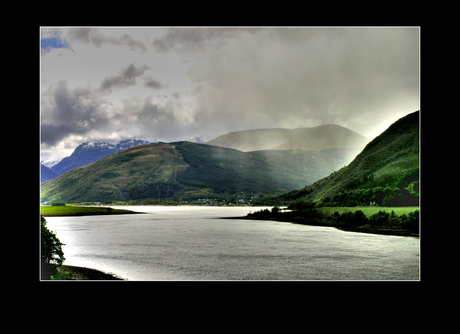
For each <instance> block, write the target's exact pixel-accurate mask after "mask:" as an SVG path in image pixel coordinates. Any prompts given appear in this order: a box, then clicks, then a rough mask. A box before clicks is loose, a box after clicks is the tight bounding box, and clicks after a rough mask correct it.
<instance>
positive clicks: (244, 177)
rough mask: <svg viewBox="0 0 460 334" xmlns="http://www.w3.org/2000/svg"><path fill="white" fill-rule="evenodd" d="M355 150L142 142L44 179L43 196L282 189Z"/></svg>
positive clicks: (100, 197)
mask: <svg viewBox="0 0 460 334" xmlns="http://www.w3.org/2000/svg"><path fill="white" fill-rule="evenodd" d="M355 154H356V151H354V150H353V149H331V150H323V151H320V152H315V151H302V150H288V151H255V152H241V151H238V150H234V149H228V148H223V147H218V146H211V145H204V144H195V143H190V142H176V143H170V144H163V143H160V144H148V145H140V146H136V147H133V148H130V149H127V150H124V151H121V152H118V153H115V154H112V155H110V156H107V157H105V158H103V159H101V160H98V161H96V162H94V163H92V164H89V165H86V166H83V167H79V168H75V169H73V170H70V171H68V172H67V173H64V174H62V175H61V176H59V177H58V178H56V179H54V180H50V181H47V182H45V183H43V184H42V187H41V200H42V201H48V202H53V201H59V202H86V201H100V202H105V203H110V202H112V201H119V200H122V201H127V200H136V199H145V198H171V199H173V200H181V199H184V198H186V197H187V196H190V195H191V194H193V193H197V192H198V193H200V194H205V195H206V197H208V198H211V197H215V196H219V195H223V194H240V193H246V194H249V193H250V194H253V195H270V194H271V195H275V194H282V193H285V192H287V191H291V190H293V189H299V188H300V187H303V186H305V184H311V183H313V182H314V181H316V180H318V179H320V178H321V177H324V176H326V175H328V174H329V173H330V172H331V171H333V170H335V169H337V168H339V167H340V166H343V165H344V164H346V163H347V162H349V161H351V159H353V157H354V155H355ZM205 195H203V196H205Z"/></svg>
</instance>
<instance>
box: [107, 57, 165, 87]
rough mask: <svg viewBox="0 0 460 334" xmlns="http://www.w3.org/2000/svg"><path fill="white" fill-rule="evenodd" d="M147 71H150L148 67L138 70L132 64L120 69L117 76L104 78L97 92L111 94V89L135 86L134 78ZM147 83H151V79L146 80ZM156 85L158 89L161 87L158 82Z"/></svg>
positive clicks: (144, 66)
mask: <svg viewBox="0 0 460 334" xmlns="http://www.w3.org/2000/svg"><path fill="white" fill-rule="evenodd" d="M148 69H150V67H148V66H147V65H145V64H144V65H142V66H141V67H139V68H137V67H136V66H134V64H131V65H129V66H128V67H126V68H122V69H121V70H120V71H119V72H118V75H114V76H110V77H107V78H104V80H102V83H101V86H100V87H99V90H100V91H101V92H102V93H106V92H109V93H111V92H112V89H114V88H125V87H129V86H133V85H135V84H136V78H138V77H140V76H142V75H144V72H145V71H146V70H148ZM147 81H148V82H152V79H148V80H147ZM158 85H159V87H161V84H160V83H159V82H158ZM159 87H158V88H159ZM152 88H157V87H152Z"/></svg>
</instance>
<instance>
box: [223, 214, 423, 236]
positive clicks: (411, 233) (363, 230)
mask: <svg viewBox="0 0 460 334" xmlns="http://www.w3.org/2000/svg"><path fill="white" fill-rule="evenodd" d="M221 219H245V220H270V221H279V222H284V223H291V224H300V225H310V226H324V227H335V228H337V229H339V230H343V231H348V232H358V233H371V234H383V235H398V236H405V237H417V238H418V237H419V233H417V232H414V231H410V230H402V229H385V228H370V227H364V226H359V227H349V226H343V225H338V224H334V223H332V222H314V221H308V222H307V221H304V222H299V221H292V220H289V219H282V218H281V217H279V218H274V217H263V218H262V217H250V216H243V217H222V218H221Z"/></svg>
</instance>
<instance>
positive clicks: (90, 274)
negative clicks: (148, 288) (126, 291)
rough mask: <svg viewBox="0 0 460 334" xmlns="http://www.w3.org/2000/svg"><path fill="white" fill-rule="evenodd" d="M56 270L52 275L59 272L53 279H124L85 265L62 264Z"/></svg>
mask: <svg viewBox="0 0 460 334" xmlns="http://www.w3.org/2000/svg"><path fill="white" fill-rule="evenodd" d="M56 270H57V272H56V274H54V275H53V276H56V275H57V274H60V275H58V278H57V279H54V280H57V281H124V279H123V278H121V277H118V276H117V275H115V274H113V273H105V272H103V271H100V270H97V269H92V268H86V267H77V266H69V265H64V264H63V265H61V266H60V267H58V268H57V269H56Z"/></svg>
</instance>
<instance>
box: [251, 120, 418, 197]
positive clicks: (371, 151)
mask: <svg viewBox="0 0 460 334" xmlns="http://www.w3.org/2000/svg"><path fill="white" fill-rule="evenodd" d="M419 119H420V111H416V112H413V113H410V114H408V115H406V116H404V117H402V118H400V119H399V120H398V121H396V122H394V123H393V124H392V125H391V126H390V127H388V129H387V130H385V131H384V132H383V133H382V134H380V135H379V136H377V137H376V138H375V139H374V140H372V141H371V142H370V143H369V144H367V145H366V147H365V148H364V149H363V151H362V152H361V153H360V154H358V155H357V156H356V158H355V159H354V160H353V161H352V162H351V163H350V164H349V165H348V166H345V167H343V168H341V169H340V170H337V171H335V172H333V173H332V174H330V175H329V176H327V177H325V178H323V179H321V180H318V181H316V182H315V183H313V184H312V185H309V186H307V187H305V188H303V189H300V190H295V191H292V192H290V193H287V194H284V195H281V196H279V197H278V198H274V199H270V200H269V201H271V202H272V203H278V204H279V203H287V202H290V201H298V200H301V201H311V202H314V203H316V204H318V205H324V206H355V205H369V204H370V203H374V204H377V205H388V206H400V205H403V206H407V205H409V206H411V205H418V198H419V187H420V179H419V162H420V161H419V160H420V156H419V140H420V137H419ZM263 202H264V201H263V200H262V201H261V202H260V203H263ZM265 203H267V201H265Z"/></svg>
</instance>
